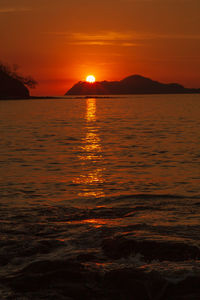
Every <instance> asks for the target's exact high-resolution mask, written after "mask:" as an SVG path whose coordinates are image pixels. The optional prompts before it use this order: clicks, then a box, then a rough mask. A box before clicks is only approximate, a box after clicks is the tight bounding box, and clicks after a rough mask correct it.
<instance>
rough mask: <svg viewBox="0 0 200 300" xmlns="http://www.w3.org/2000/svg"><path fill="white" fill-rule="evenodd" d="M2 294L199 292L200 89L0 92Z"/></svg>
mask: <svg viewBox="0 0 200 300" xmlns="http://www.w3.org/2000/svg"><path fill="white" fill-rule="evenodd" d="M0 137H1V139H0V174H1V175H0V266H1V267H0V299H14V300H15V299H20V300H28V299H34V300H37V299H67V300H69V299H75V300H76V299H77V300H79V299H88V300H89V299H93V300H95V299H99V300H101V299H102V300H103V299H105V300H108V299H121V300H129V299H136V300H143V299H147V300H148V299H149V300H151V299H152V300H160V299H165V300H172V299H173V300H178V299H179V300H182V299H185V300H186V299H187V300H188V299H189V300H190V299H194V300H197V299H200V287H199V282H200V95H197V94H187V95H182V94H178V95H126V96H123V95H122V96H96V97H95V96H94V97H85V96H84V97H79V96H77V97H76V96H73V97H69V96H68V97H67V96H66V97H58V98H56V99H42V98H41V99H32V100H31V99H30V100H9V101H6V100H5V101H4V100H1V101H0Z"/></svg>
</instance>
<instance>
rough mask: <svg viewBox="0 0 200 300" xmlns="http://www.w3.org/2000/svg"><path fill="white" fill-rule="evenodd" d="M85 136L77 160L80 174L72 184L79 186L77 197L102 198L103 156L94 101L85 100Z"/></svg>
mask: <svg viewBox="0 0 200 300" xmlns="http://www.w3.org/2000/svg"><path fill="white" fill-rule="evenodd" d="M85 120H86V125H85V126H86V127H85V128H86V135H85V137H84V138H83V139H82V146H81V154H80V155H79V157H78V158H79V160H80V161H81V162H82V174H80V175H79V176H78V177H76V178H75V179H74V181H73V182H74V183H75V184H78V185H81V191H80V192H79V196H82V197H95V198H99V197H104V196H105V195H104V192H103V188H102V185H103V183H104V182H105V179H104V175H103V172H104V170H105V168H104V167H102V164H103V156H102V146H101V139H100V137H99V132H98V126H97V124H96V120H97V118H96V99H95V98H87V99H86V113H85Z"/></svg>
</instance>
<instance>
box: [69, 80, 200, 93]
mask: <svg viewBox="0 0 200 300" xmlns="http://www.w3.org/2000/svg"><path fill="white" fill-rule="evenodd" d="M190 93H200V89H187V88H185V87H183V86H182V85H180V84H178V83H169V84H165V83H160V82H158V81H154V80H151V79H149V78H145V77H143V76H140V75H132V76H129V77H126V78H124V79H123V80H121V81H99V82H95V83H88V82H85V81H80V82H78V83H76V84H75V85H74V86H73V87H72V88H71V89H70V90H69V91H68V92H67V93H66V94H65V95H126V94H190Z"/></svg>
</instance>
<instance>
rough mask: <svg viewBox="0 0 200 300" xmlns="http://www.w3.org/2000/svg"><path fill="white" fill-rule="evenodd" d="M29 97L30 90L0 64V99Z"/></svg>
mask: <svg viewBox="0 0 200 300" xmlns="http://www.w3.org/2000/svg"><path fill="white" fill-rule="evenodd" d="M19 98H29V90H28V89H27V87H26V86H25V85H24V84H23V83H22V82H21V81H20V80H19V79H17V78H15V77H14V76H12V74H11V73H9V72H7V70H6V68H4V66H2V65H0V99H19Z"/></svg>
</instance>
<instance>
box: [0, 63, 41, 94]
mask: <svg viewBox="0 0 200 300" xmlns="http://www.w3.org/2000/svg"><path fill="white" fill-rule="evenodd" d="M18 69H19V66H18V65H16V64H15V65H13V67H12V68H11V67H10V66H9V65H7V64H4V63H2V62H0V72H1V73H4V74H7V75H8V76H10V77H12V78H14V79H17V80H19V81H20V82H21V83H23V84H24V85H26V86H28V87H29V88H31V89H33V88H35V87H36V85H37V81H36V80H34V79H33V78H32V77H31V76H27V77H25V76H22V75H20V74H19V73H18Z"/></svg>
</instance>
